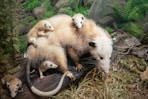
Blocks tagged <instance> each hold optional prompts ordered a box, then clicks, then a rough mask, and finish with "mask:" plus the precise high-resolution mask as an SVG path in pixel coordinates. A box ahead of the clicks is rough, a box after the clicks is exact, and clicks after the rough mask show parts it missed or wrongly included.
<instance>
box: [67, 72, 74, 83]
mask: <svg viewBox="0 0 148 99" xmlns="http://www.w3.org/2000/svg"><path fill="white" fill-rule="evenodd" d="M66 76H68V77H69V78H70V79H71V80H73V81H74V80H75V79H76V78H75V76H74V75H73V73H72V72H70V71H67V74H66Z"/></svg>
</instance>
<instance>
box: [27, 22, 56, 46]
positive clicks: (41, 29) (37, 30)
mask: <svg viewBox="0 0 148 99" xmlns="http://www.w3.org/2000/svg"><path fill="white" fill-rule="evenodd" d="M53 30H54V28H53V26H52V25H51V23H50V22H49V21H47V20H41V21H39V22H38V23H37V24H36V25H35V26H34V27H33V28H32V29H31V30H30V31H29V32H28V34H27V40H28V42H29V43H32V44H34V46H36V39H37V37H39V36H43V37H48V33H46V32H47V31H53Z"/></svg>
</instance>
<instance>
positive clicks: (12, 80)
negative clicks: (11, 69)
mask: <svg viewBox="0 0 148 99" xmlns="http://www.w3.org/2000/svg"><path fill="white" fill-rule="evenodd" d="M2 84H5V85H6V87H7V88H8V89H9V91H10V95H11V97H15V96H16V94H17V92H19V90H20V88H21V86H22V81H21V80H20V79H18V78H17V77H15V76H13V75H5V76H4V77H3V78H2Z"/></svg>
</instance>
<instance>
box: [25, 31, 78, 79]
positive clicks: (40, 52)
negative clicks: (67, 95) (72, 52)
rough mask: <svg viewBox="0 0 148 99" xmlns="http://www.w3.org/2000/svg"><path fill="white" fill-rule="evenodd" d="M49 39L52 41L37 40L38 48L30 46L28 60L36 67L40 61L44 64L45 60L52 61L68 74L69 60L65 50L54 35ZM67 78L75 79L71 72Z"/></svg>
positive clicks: (45, 39) (41, 38) (42, 38)
mask: <svg viewBox="0 0 148 99" xmlns="http://www.w3.org/2000/svg"><path fill="white" fill-rule="evenodd" d="M49 39H50V40H48V39H47V38H44V37H40V38H37V46H38V48H35V47H34V46H32V45H30V46H29V47H28V49H27V52H26V53H27V55H28V58H29V59H30V60H32V62H34V63H33V64H35V65H40V63H41V62H40V63H38V64H36V63H37V61H38V62H39V60H40V61H44V62H45V60H49V61H52V62H53V63H55V64H56V65H57V66H58V68H59V69H60V71H61V72H62V73H65V72H67V71H68V69H67V59H66V54H65V50H64V48H62V47H61V46H60V45H59V43H58V41H56V38H55V36H54V34H53V33H51V34H50V36H49ZM67 76H68V77H70V78H71V79H75V77H74V75H73V74H72V73H71V72H70V71H69V73H67Z"/></svg>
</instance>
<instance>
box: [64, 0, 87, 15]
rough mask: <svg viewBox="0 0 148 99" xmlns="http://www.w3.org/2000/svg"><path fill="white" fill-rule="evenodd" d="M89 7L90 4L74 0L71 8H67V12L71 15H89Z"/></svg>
mask: <svg viewBox="0 0 148 99" xmlns="http://www.w3.org/2000/svg"><path fill="white" fill-rule="evenodd" d="M89 8H90V6H83V5H82V2H81V0H72V1H71V3H70V9H67V10H66V11H65V12H66V13H67V14H69V15H71V16H73V15H74V14H76V13H82V14H84V15H85V16H87V15H88V10H89Z"/></svg>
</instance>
